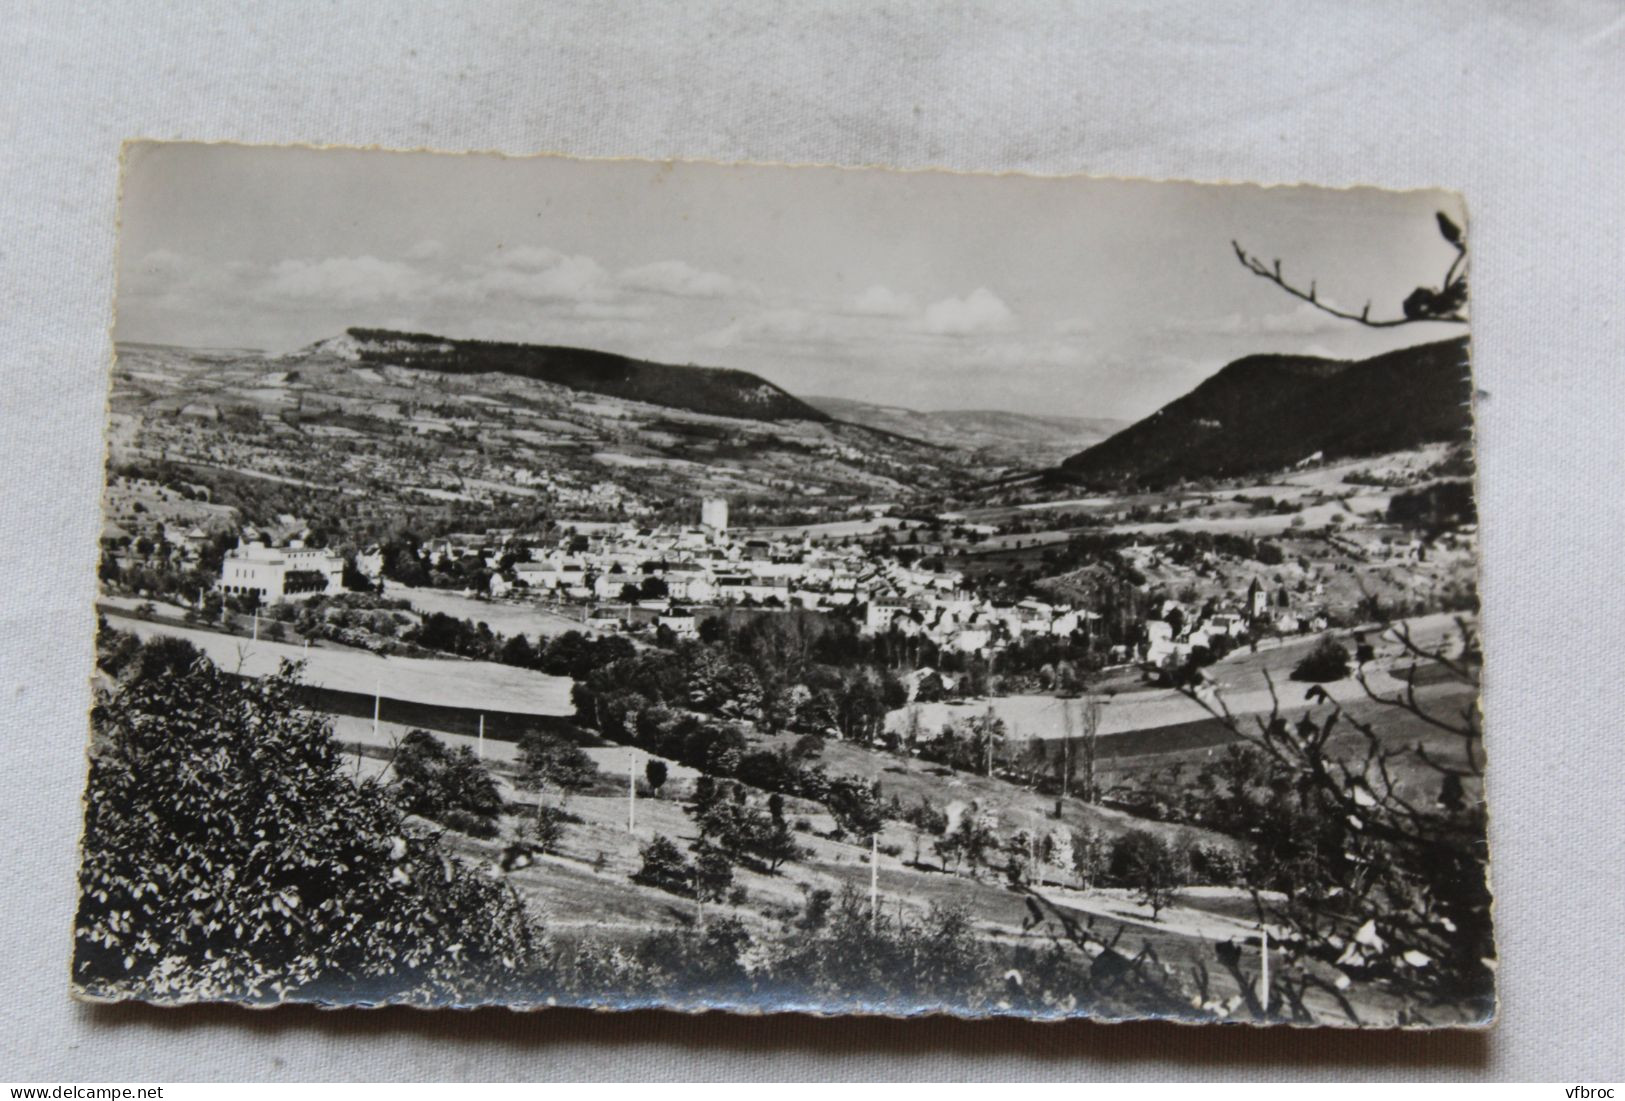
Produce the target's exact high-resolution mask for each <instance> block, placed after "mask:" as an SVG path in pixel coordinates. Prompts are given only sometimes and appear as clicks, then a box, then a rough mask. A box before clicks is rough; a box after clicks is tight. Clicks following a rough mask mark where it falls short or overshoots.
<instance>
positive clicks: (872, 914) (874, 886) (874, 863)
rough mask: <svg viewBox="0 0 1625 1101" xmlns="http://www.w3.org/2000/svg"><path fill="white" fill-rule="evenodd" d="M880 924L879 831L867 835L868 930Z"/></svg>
mask: <svg viewBox="0 0 1625 1101" xmlns="http://www.w3.org/2000/svg"><path fill="white" fill-rule="evenodd" d="M879 924H880V831H879V830H876V831H875V832H874V833H872V834H870V835H869V928H870V929H874V928H876V927H878V926H879Z"/></svg>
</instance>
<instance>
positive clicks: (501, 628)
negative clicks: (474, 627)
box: [385, 582, 583, 639]
mask: <svg viewBox="0 0 1625 1101" xmlns="http://www.w3.org/2000/svg"><path fill="white" fill-rule="evenodd" d="M385 593H386V594H387V595H388V596H389V597H390V598H391V599H395V600H405V601H406V602H407V603H408V604H410V605H411V606H412V610H413V611H415V612H417V613H419V614H421V615H431V614H433V613H435V612H440V613H442V614H445V615H449V616H451V617H453V618H454V619H467V620H470V621H472V622H474V623H485V624H487V625H489V626H490V628H491V630H493V631H495V632H496V633H497V634H499V635H526V636H528V637H530V638H532V639H534V638H552V637H553V636H555V635H562V634H563V633H564V632H566V631H579V630H582V629H583V628H582V624H581V620H580V619H579V618H571V617H570V616H567V615H564V614H562V613H560V612H555V611H553V610H551V609H549V608H543V607H541V606H539V605H536V604H532V603H527V602H525V601H519V600H482V599H479V598H477V597H474V596H471V595H468V594H466V593H458V592H452V591H450V590H448V589H414V588H412V587H411V586H410V585H401V584H398V583H393V582H390V583H387V584H386V588H385Z"/></svg>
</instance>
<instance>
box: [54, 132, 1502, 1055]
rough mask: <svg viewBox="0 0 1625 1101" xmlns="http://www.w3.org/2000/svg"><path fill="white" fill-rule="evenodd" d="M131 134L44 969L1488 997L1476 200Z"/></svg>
mask: <svg viewBox="0 0 1625 1101" xmlns="http://www.w3.org/2000/svg"><path fill="white" fill-rule="evenodd" d="M123 158H124V164H123V173H122V194H121V199H120V209H119V230H118V233H119V242H118V259H117V275H116V321H115V324H114V328H113V333H112V338H113V348H114V350H113V355H112V362H111V367H110V370H111V384H110V387H109V390H108V394H109V397H108V413H107V428H106V445H107V456H106V475H105V483H104V485H103V487H102V494H103V495H102V531H101V537H100V558H99V568H98V575H97V576H98V582H97V596H96V602H95V609H94V614H95V623H96V630H97V636H96V647H95V655H96V656H95V663H96V664H95V669H94V671H93V673H91V675H92V677H93V689H92V696H93V706H92V711H91V714H90V716H89V727H90V730H89V743H88V745H89V749H88V754H89V771H88V783H87V788H86V791H85V797H84V833H83V837H82V841H81V848H80V859H81V863H80V867H79V871H78V877H79V878H78V884H79V894H78V899H79V901H78V909H77V913H76V916H75V922H74V946H73V956H72V961H71V985H72V989H73V991H74V993H75V995H76V996H77V997H79V998H81V999H86V1000H89V1001H94V1002H116V1001H126V1000H133V1001H142V1002H149V1003H160V1004H168V1005H179V1004H188V1003H195V1002H229V1003H239V1004H244V1005H253V1006H270V1005H278V1004H284V1003H307V1004H315V1005H321V1006H379V1005H388V1004H396V1003H401V1004H409V1005H416V1006H423V1007H472V1006H484V1005H497V1006H508V1007H513V1008H518V1009H540V1008H544V1007H550V1006H572V1007H591V1008H599V1009H611V1010H630V1009H673V1010H680V1011H696V1010H726V1011H733V1012H739V1013H750V1014H762V1013H779V1012H801V1013H812V1014H821V1015H883V1016H893V1017H911V1016H921V1015H931V1014H946V1015H952V1016H957V1017H967V1018H983V1017H1017V1018H1026V1019H1035V1020H1052V1019H1062V1018H1093V1019H1099V1020H1130V1019H1146V1018H1156V1019H1171V1020H1178V1021H1183V1022H1189V1023H1214V1024H1217V1023H1244V1024H1250V1025H1277V1024H1284V1025H1308V1026H1329V1027H1338V1028H1480V1027H1484V1026H1487V1025H1488V1024H1490V1023H1491V1022H1492V1021H1493V1020H1494V1018H1495V1015H1496V1011H1497V1000H1496V963H1497V953H1496V947H1495V937H1494V930H1493V928H1492V922H1491V910H1492V898H1491V893H1490V887H1489V879H1488V875H1489V863H1490V860H1489V851H1488V841H1487V833H1486V806H1485V795H1484V777H1485V770H1486V754H1485V749H1484V724H1483V722H1482V720H1481V714H1480V708H1479V691H1480V683H1481V670H1482V665H1483V660H1484V657H1483V647H1482V646H1481V645H1480V642H1479V632H1478V620H1479V599H1478V568H1479V567H1478V525H1479V517H1478V511H1477V505H1476V500H1477V495H1476V493H1475V478H1476V465H1475V451H1474V423H1473V405H1474V387H1473V381H1472V374H1471V368H1470V363H1469V342H1468V317H1469V302H1468V297H1469V296H1468V282H1469V262H1470V259H1471V251H1470V237H1469V228H1470V227H1469V221H1468V212H1467V210H1466V208H1465V206H1464V204H1463V201H1462V199H1461V198H1460V196H1458V195H1457V194H1455V193H1454V192H1450V191H1444V190H1433V191H1430V190H1411V191H1391V190H1382V189H1378V188H1371V187H1362V188H1347V189H1333V188H1322V187H1315V186H1308V185H1291V186H1270V187H1264V186H1256V185H1252V184H1243V183H1235V184H1212V183H1190V182H1163V181H1151V180H1134V179H1116V178H1095V177H1085V176H1037V175H1020V174H1000V175H994V174H985V175H984V174H970V173H955V172H946V171H894V170H887V169H879V168H873V169H848V168H834V167H792V166H777V165H738V164H722V163H704V162H683V161H677V162H655V161H641V160H613V159H604V160H588V159H573V158H569V157H560V156H533V157H503V156H499V155H495V154H451V153H433V152H390V151H385V150H376V149H374V150H359V149H344V148H312V147H294V146H280V147H279V146H249V145H232V144H202V143H178V142H177V143H168V142H135V143H131V144H129V145H127V146H126V147H125V150H124V154H123ZM86 611H87V613H88V612H89V609H87V610H86ZM87 672H89V671H87ZM1498 794H1499V792H1498ZM63 871H64V875H67V874H69V870H68V869H64V870H63Z"/></svg>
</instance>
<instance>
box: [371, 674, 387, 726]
mask: <svg viewBox="0 0 1625 1101" xmlns="http://www.w3.org/2000/svg"><path fill="white" fill-rule="evenodd" d="M383 691H384V689H383V683H382V682H381V681H376V680H375V681H373V682H372V736H373V738H374V739H376V738H377V737H378V715H379V712H381V711H382V710H383Z"/></svg>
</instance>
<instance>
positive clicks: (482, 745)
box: [478, 711, 485, 761]
mask: <svg viewBox="0 0 1625 1101" xmlns="http://www.w3.org/2000/svg"><path fill="white" fill-rule="evenodd" d="M478 745H479V757H480V760H482V761H483V760H485V712H483V711H482V712H480V740H479V743H478Z"/></svg>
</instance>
